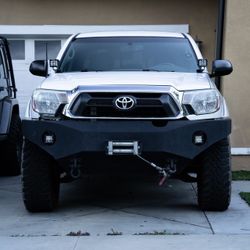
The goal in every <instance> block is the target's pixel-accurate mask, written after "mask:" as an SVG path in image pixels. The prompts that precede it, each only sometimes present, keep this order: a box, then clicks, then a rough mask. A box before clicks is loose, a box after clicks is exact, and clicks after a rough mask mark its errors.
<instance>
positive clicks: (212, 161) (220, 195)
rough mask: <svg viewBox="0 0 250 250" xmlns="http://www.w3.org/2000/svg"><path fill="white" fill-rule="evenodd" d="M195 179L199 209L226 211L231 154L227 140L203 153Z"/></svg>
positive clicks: (229, 183) (228, 200)
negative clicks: (196, 181)
mask: <svg viewBox="0 0 250 250" xmlns="http://www.w3.org/2000/svg"><path fill="white" fill-rule="evenodd" d="M197 178H198V204H199V207H200V208H201V209H202V210H206V211H224V210H226V209H227V208H228V206H229V204H230V199H231V153H230V145H229V139H228V138H226V139H223V140H221V141H219V142H217V143H215V144H214V145H212V146H211V147H210V148H209V149H208V150H207V151H206V152H204V154H203V155H202V157H201V166H199V170H198V173H197Z"/></svg>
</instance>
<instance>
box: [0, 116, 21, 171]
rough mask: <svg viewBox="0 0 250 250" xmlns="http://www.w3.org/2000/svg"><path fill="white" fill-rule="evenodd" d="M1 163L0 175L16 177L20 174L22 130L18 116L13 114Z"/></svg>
mask: <svg viewBox="0 0 250 250" xmlns="http://www.w3.org/2000/svg"><path fill="white" fill-rule="evenodd" d="M2 146H3V158H2V160H3V162H5V166H4V167H3V168H2V169H1V174H3V175H8V176H16V175H20V173H21V150H22V129H21V119H20V117H19V115H18V114H13V115H12V119H11V122H10V129H9V133H8V137H7V140H6V141H5V142H4V143H3V145H2Z"/></svg>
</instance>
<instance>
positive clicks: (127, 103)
mask: <svg viewBox="0 0 250 250" xmlns="http://www.w3.org/2000/svg"><path fill="white" fill-rule="evenodd" d="M115 106H116V108H118V109H120V110H129V109H131V108H133V107H134V106H135V99H134V98H133V97H131V96H119V97H117V98H116V100H115Z"/></svg>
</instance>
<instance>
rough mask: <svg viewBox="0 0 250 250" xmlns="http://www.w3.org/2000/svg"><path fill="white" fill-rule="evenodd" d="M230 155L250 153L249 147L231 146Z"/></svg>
mask: <svg viewBox="0 0 250 250" xmlns="http://www.w3.org/2000/svg"><path fill="white" fill-rule="evenodd" d="M231 155H235V156H236V155H238V156H240V155H250V148H231Z"/></svg>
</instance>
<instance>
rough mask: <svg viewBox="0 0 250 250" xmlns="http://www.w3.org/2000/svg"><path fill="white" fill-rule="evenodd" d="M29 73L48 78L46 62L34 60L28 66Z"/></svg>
mask: <svg viewBox="0 0 250 250" xmlns="http://www.w3.org/2000/svg"><path fill="white" fill-rule="evenodd" d="M30 73H31V74H33V75H35V76H44V77H47V76H48V62H47V60H36V61H33V62H32V63H31V64H30Z"/></svg>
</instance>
